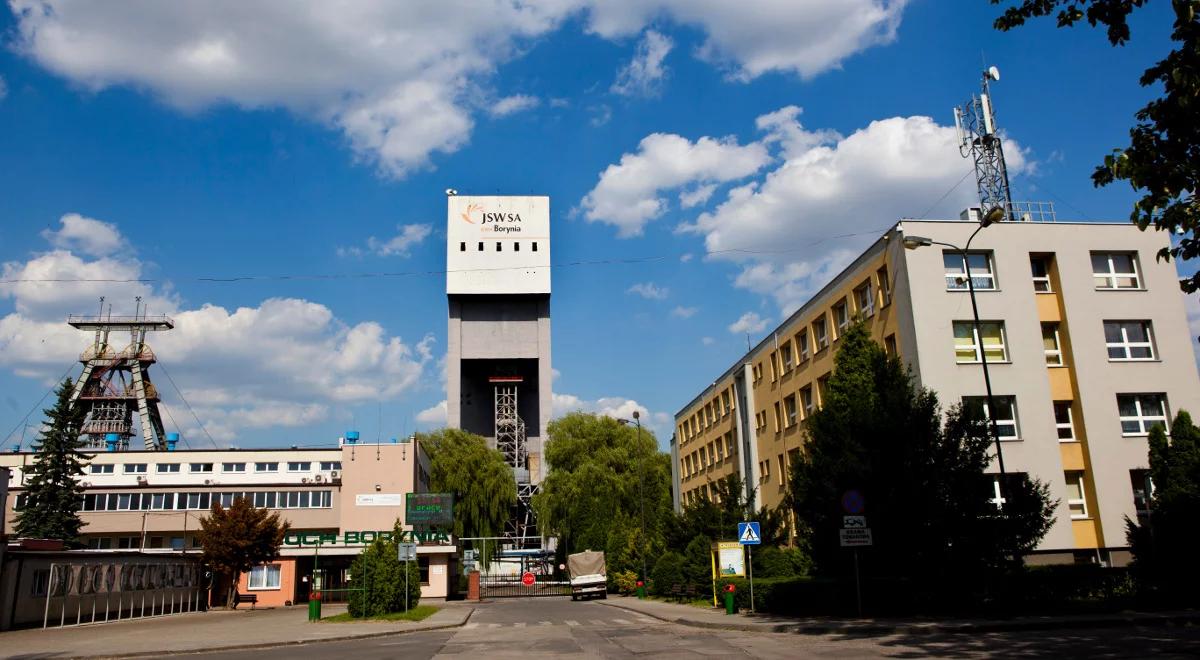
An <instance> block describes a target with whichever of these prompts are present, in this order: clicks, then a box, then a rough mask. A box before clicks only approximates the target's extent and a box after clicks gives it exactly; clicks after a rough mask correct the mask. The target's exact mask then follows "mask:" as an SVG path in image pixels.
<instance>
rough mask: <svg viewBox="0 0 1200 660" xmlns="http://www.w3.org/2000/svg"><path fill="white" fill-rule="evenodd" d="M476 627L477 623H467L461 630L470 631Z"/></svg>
mask: <svg viewBox="0 0 1200 660" xmlns="http://www.w3.org/2000/svg"><path fill="white" fill-rule="evenodd" d="M478 627H479V624H478V623H468V624H467V625H465V626H463V630H471V629H472V628H478Z"/></svg>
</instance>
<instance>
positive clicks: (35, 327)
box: [0, 223, 434, 441]
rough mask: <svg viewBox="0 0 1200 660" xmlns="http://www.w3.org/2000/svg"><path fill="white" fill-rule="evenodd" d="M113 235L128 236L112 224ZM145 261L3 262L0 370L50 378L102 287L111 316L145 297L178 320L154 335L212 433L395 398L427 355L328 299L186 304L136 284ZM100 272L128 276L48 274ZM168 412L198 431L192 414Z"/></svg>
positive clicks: (49, 256) (64, 253)
mask: <svg viewBox="0 0 1200 660" xmlns="http://www.w3.org/2000/svg"><path fill="white" fill-rule="evenodd" d="M100 224H106V223H100ZM106 226H108V227H113V228H114V230H115V226H113V225H106ZM57 236H58V234H57V233H56V234H52V235H51V236H48V237H47V238H48V239H49V240H55V238H56V237H57ZM117 240H118V242H121V241H123V240H124V239H123V238H122V237H121V236H120V234H119V233H117ZM143 268H144V265H143V264H142V263H141V262H140V261H138V260H137V259H136V258H135V257H133V256H128V255H126V256H122V257H97V258H90V259H89V258H84V257H80V256H79V255H76V254H74V253H73V252H71V251H68V250H63V249H57V250H52V251H49V252H46V253H42V254H36V255H33V256H32V257H30V258H29V259H28V260H26V261H23V262H20V261H17V262H8V263H5V264H3V267H2V271H3V279H4V280H6V282H4V283H0V299H6V300H11V301H12V305H13V311H12V312H11V313H9V314H7V315H5V316H3V317H0V367H3V368H7V369H11V370H12V371H13V372H15V373H17V374H19V375H22V376H27V377H33V378H37V379H39V380H43V381H45V380H53V379H54V378H56V377H57V376H58V374H59V373H60V372H61V371H62V369H63V366H64V365H66V364H70V363H71V362H73V361H74V360H76V359H77V357H78V355H79V352H80V350H81V349H82V348H83V346H84V345H85V344H86V342H87V341H88V336H87V334H86V333H81V332H80V331H78V330H75V329H73V328H71V327H69V326H67V325H66V324H65V323H63V319H64V318H65V316H66V315H67V314H68V313H81V312H82V313H95V312H96V311H98V307H97V302H96V301H97V299H98V297H99V296H106V298H107V300H108V302H109V303H111V304H112V305H113V313H114V314H116V315H120V314H128V313H131V312H132V311H133V310H132V306H133V298H134V296H141V297H142V298H143V305H144V306H145V308H147V311H148V312H149V313H150V314H169V315H170V316H171V317H172V318H173V319H174V321H175V329H174V330H171V331H168V332H163V333H158V334H155V335H153V336H152V337H151V338H150V339H149V343H150V345H151V346H152V347H153V348H154V350H155V352H156V353H157V355H158V357H159V359H160V362H161V363H162V365H163V366H164V367H165V368H166V369H168V370H169V373H170V374H171V376H172V378H173V379H174V381H175V383H177V384H178V385H179V387H181V388H182V389H183V396H184V397H185V398H187V399H188V401H189V402H190V403H192V404H193V407H194V409H195V410H196V413H197V414H198V415H199V416H200V418H201V420H202V422H203V423H204V425H205V427H206V429H207V430H208V431H209V433H211V434H212V435H213V436H214V438H216V439H217V440H218V441H229V440H232V439H234V438H235V437H237V435H238V433H239V431H241V430H245V429H256V428H268V427H287V426H300V425H306V424H311V423H313V422H315V421H319V420H321V419H325V418H326V417H327V416H328V414H329V411H330V410H331V408H333V407H336V406H339V405H346V404H354V403H359V402H366V401H386V400H394V399H396V398H398V397H400V396H402V395H403V394H405V393H406V392H409V391H411V390H412V389H414V388H415V387H417V385H418V383H419V382H420V381H421V378H422V376H423V375H424V374H425V371H426V367H427V366H428V365H430V364H431V363H432V362H433V357H432V352H433V343H434V339H433V337H432V336H431V335H430V336H426V337H424V338H421V339H420V340H419V341H417V342H416V343H413V344H410V343H406V342H405V341H403V340H402V339H401V338H399V337H394V336H390V335H389V334H388V333H387V332H386V330H384V328H383V327H382V326H381V325H379V324H378V323H375V322H371V321H364V322H360V323H357V324H353V325H351V324H347V323H345V322H343V321H341V320H339V319H338V318H337V317H336V316H335V315H334V313H333V311H332V310H331V309H330V308H328V307H326V306H325V305H322V304H320V303H315V302H311V301H307V300H300V299H295V298H271V299H267V300H264V301H262V302H261V303H259V304H258V305H256V306H243V307H237V308H225V307H222V306H218V305H212V304H205V305H201V306H199V307H192V306H187V305H185V304H183V302H182V301H181V300H180V299H179V298H178V297H176V296H174V295H172V294H170V293H169V292H167V291H165V290H164V289H162V288H160V287H155V286H152V285H151V284H150V283H148V282H138V281H136V280H138V279H141V278H142V271H143ZM98 278H106V279H125V280H134V281H130V282H123V283H112V282H48V281H46V280H48V279H60V280H66V279H98ZM10 280H20V281H15V282H13V281H10ZM126 308H128V309H126ZM118 341H119V340H118ZM152 375H153V372H152ZM159 388H160V390H161V391H163V394H164V396H165V397H166V399H167V401H168V404H172V403H177V396H176V395H175V393H174V392H173V391H172V390H171V388H169V387H168V383H164V382H160V383H159ZM173 407H174V408H175V412H176V413H178V412H179V411H180V410H183V407H182V406H180V405H175V406H173ZM174 418H175V420H176V421H177V422H179V423H183V424H184V425H185V429H184V431H185V433H190V434H191V435H192V436H193V440H195V439H196V435H197V433H198V429H196V428H195V427H192V426H191V421H190V418H189V415H181V414H174Z"/></svg>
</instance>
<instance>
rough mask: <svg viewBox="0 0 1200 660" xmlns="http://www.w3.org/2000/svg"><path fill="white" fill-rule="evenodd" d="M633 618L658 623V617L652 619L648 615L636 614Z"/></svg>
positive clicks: (643, 621)
mask: <svg viewBox="0 0 1200 660" xmlns="http://www.w3.org/2000/svg"><path fill="white" fill-rule="evenodd" d="M634 618H635V619H637V620H638V621H640V622H642V623H658V619H652V618H650V617H648V616H638V617H634Z"/></svg>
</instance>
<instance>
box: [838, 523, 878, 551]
mask: <svg viewBox="0 0 1200 660" xmlns="http://www.w3.org/2000/svg"><path fill="white" fill-rule="evenodd" d="M839 531H840V532H841V535H842V547H843V548H855V547H860V546H864V545H871V530H869V529H865V528H857V529H843V530H839Z"/></svg>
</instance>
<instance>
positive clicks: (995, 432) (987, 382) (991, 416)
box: [904, 206, 1006, 509]
mask: <svg viewBox="0 0 1200 660" xmlns="http://www.w3.org/2000/svg"><path fill="white" fill-rule="evenodd" d="M1003 217H1004V209H1002V208H1001V207H999V206H997V207H995V208H993V209H991V210H990V211H988V213H987V214H986V215H985V216H984V217H983V218H982V219H981V220H980V222H979V228H978V229H976V230H975V231H974V232H972V233H971V237H970V238H968V239H967V244H966V246H965V247H961V248H960V247H958V246H957V245H954V244H952V243H943V242H941V241H935V240H933V239H930V238H926V237H924V236H905V237H904V247H905V248H906V249H909V250H915V249H917V248H919V247H926V246H929V245H941V246H944V247H948V248H950V249H952V250H954V251H955V252H957V253H958V254H959V256H961V257H962V260H963V270H964V271H965V274H966V278H967V291H968V292H969V293H970V295H971V314H972V316H973V317H974V326H973V327H974V330H973V331H974V333H975V341H976V342H977V346H978V350H979V358H980V360H979V362H980V364H982V365H983V385H984V388H985V389H986V391H987V406H988V428H989V429H990V430H991V432H992V439H993V440H994V441H995V443H996V463H997V465H998V466H999V468H1000V485H999V487H998V489H997V495H996V504H997V506H998V507H999V508H1000V509H1003V508H1004V481H1005V479H1006V474H1005V471H1004V452H1003V450H1002V449H1001V447H1000V429H999V428H998V427H997V425H996V401H995V397H993V396H992V377H991V374H989V373H988V360H987V351H986V350H984V347H983V333H982V331H981V330H980V327H979V326H980V323H979V305H978V304H977V303H976V302H975V280H974V278H972V277H971V264H970V261H969V260H968V258H967V250H970V249H971V241H973V240H975V236H977V235H978V234H979V232H980V231H982V230H983V229H984V228H985V227H987V226H988V225H991V224H992V223H993V222H995V221H996V220H999V219H1001V218H1003Z"/></svg>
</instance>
